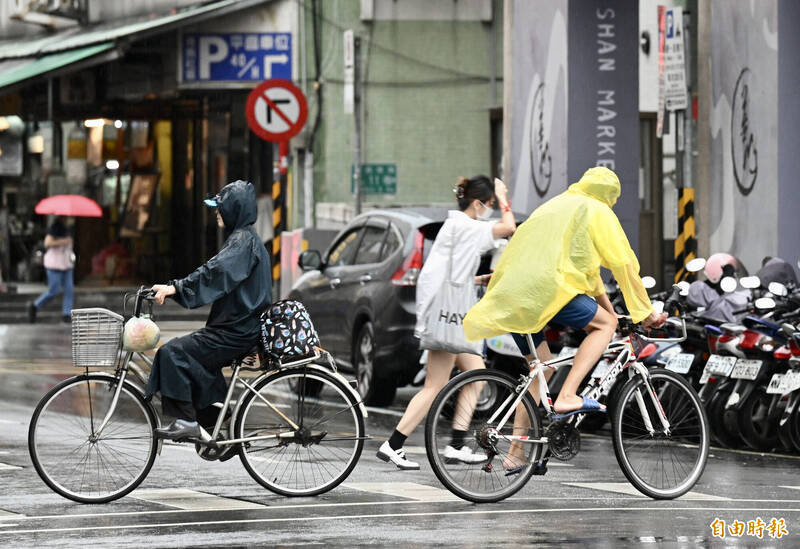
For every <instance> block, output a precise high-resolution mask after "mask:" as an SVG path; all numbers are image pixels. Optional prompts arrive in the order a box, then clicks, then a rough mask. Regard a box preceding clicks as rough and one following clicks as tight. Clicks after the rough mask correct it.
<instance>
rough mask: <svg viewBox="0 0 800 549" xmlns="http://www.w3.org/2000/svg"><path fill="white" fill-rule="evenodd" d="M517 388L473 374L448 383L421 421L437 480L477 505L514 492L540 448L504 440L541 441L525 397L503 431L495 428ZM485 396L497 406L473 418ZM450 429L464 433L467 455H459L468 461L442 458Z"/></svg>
mask: <svg viewBox="0 0 800 549" xmlns="http://www.w3.org/2000/svg"><path fill="white" fill-rule="evenodd" d="M518 385H519V381H518V380H515V379H514V378H513V377H511V376H509V375H508V374H504V373H502V372H498V371H491V370H473V371H470V372H465V373H463V374H460V375H458V376H456V377H454V378H453V379H451V380H450V382H449V383H448V384H447V385H445V387H444V389H442V391H441V392H440V393H439V395H438V396H437V397H436V399H435V400H434V401H433V405H432V406H431V409H430V412H428V418H427V420H426V422H425V447H426V450H427V453H428V461H429V462H430V464H431V468H432V469H433V472H434V473H435V474H436V477H437V478H438V479H439V480H440V481H441V483H442V484H444V486H445V487H446V488H447V489H448V490H450V491H451V492H452V493H453V494H455V495H457V496H458V497H460V498H463V499H466V500H468V501H472V502H475V503H489V502H495V501H500V500H501V499H505V498H507V497H509V496H511V495H513V494H515V493H516V492H518V491H519V490H520V489H521V488H522V487H523V486H525V483H526V482H528V479H529V478H530V476H531V475H532V474H533V466H534V464H535V462H536V460H538V459H539V457H540V456H541V453H542V450H543V448H542V446H543V445H542V444H537V443H526V442H520V441H517V442H514V443H513V446H512V441H511V440H510V439H509V438H508V437H509V436H512V435H518V436H526V437H528V438H529V439H538V438H539V437H540V436H541V423H540V419H539V414H538V410H537V407H536V405H535V404H534V402H533V398H532V397H531V395H530V394H529V393H526V394H525V396H524V397H523V399H522V400H521V401H520V403H519V405H518V406H517V407H516V410H515V411H514V412H513V413H512V414H511V416H510V417H509V419H508V421H507V422H506V424H505V425H504V426H503V428H502V429H500V430H497V429H496V428H495V426H496V425H497V423H498V422H499V421H500V420H501V419H502V418H503V416H504V415H505V413H506V412H507V411H508V409H509V407H510V406H511V404H512V402H513V400H514V399H513V396H515V395H516V394H517V393H516V388H517V386H518ZM487 395H489V396H491V400H492V401H493V402H495V405H494V407H493V408H492V409H491V410H480V409H478V410H476V411H475V413H473V412H472V410H473V409H474V407H475V405H476V404H479V403H481V402H483V401H485V400H486V399H487ZM493 416H495V417H493ZM489 420H492V421H491V423H490V422H489ZM515 424H516V426H515ZM454 429H456V430H461V431H467V436H466V439H465V440H464V448H467V449H468V451H467V452H464V453H463V454H462V456H465V457H466V458H467V461H463V460H459V459H458V458H455V457H453V456H452V451H451V452H448V453H450V454H451V455H450V457H448V455H446V451H447V447H448V446H449V445H450V444H451V442H452V436H453V431H454ZM470 455H472V456H474V460H473V459H469V456H470ZM489 456H491V459H490V457H489ZM479 458H482V459H480V460H479ZM498 461H499V463H498ZM509 472H510V474H507V473H509Z"/></svg>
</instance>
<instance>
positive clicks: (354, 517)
mask: <svg viewBox="0 0 800 549" xmlns="http://www.w3.org/2000/svg"><path fill="white" fill-rule="evenodd" d="M667 511H672V512H687V511H704V512H707V513H711V514H713V513H719V509H712V508H707V507H667V506H664V505H658V506H654V507H586V508H581V507H562V508H558V509H541V508H535V509H487V508H485V507H481V508H480V509H477V510H468V511H434V512H430V511H425V512H413V513H377V514H368V515H331V516H302V517H285V518H253V519H225V520H212V521H192V522H171V523H154V524H130V525H113V526H81V527H72V528H47V529H30V530H7V531H0V535H3V534H38V533H41V532H48V533H49V532H86V531H110V530H144V529H156V530H158V529H164V528H176V527H207V526H232V525H235V524H265V523H270V522H300V523H308V522H310V521H334V520H356V521H358V520H365V519H378V520H380V519H390V518H411V517H434V516H436V517H444V516H452V517H454V516H471V515H482V516H486V515H503V514H505V515H523V514H524V515H534V514H543V513H602V512H614V513H616V512H626V513H633V512H645V513H654V512H657V513H659V514H663V513H665V512H667ZM725 511H726V512H728V513H762V514H763V513H765V512H770V513H800V507H798V508H794V509H790V508H780V509H777V508H771V509H765V508H764V507H730V508H728V507H726V508H725Z"/></svg>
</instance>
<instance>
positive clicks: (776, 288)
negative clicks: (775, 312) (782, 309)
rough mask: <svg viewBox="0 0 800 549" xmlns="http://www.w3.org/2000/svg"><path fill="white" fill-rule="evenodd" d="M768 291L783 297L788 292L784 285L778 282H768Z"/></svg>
mask: <svg viewBox="0 0 800 549" xmlns="http://www.w3.org/2000/svg"><path fill="white" fill-rule="evenodd" d="M769 293H771V294H773V295H777V296H781V297H783V296H785V295H786V294H788V293H789V291H788V290H787V289H786V286H784V285H783V284H781V283H780V282H770V283H769Z"/></svg>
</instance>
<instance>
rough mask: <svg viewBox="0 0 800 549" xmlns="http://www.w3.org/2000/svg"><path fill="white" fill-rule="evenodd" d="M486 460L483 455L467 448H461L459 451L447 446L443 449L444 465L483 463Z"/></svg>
mask: <svg viewBox="0 0 800 549" xmlns="http://www.w3.org/2000/svg"><path fill="white" fill-rule="evenodd" d="M486 460H487V458H486V455H485V454H476V453H474V452H473V451H472V449H471V448H470V447H469V446H462V447H461V449H460V450H456V449H455V448H453V447H452V446H450V445H449V444H448V445H447V446H445V448H444V462H445V463H459V462H460V463H483V462H484V461H486Z"/></svg>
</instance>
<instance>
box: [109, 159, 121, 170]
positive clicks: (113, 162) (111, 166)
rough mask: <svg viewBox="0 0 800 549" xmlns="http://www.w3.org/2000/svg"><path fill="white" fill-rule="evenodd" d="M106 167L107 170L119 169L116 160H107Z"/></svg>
mask: <svg viewBox="0 0 800 549" xmlns="http://www.w3.org/2000/svg"><path fill="white" fill-rule="evenodd" d="M106 169H107V170H118V169H119V162H118V161H116V160H109V161H107V162H106Z"/></svg>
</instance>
